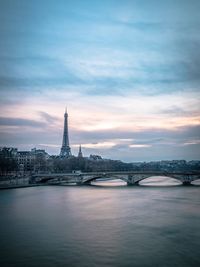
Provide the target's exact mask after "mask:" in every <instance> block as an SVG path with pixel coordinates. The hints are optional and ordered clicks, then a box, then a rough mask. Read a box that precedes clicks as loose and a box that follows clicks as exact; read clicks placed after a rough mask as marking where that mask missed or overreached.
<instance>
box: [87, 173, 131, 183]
mask: <svg viewBox="0 0 200 267" xmlns="http://www.w3.org/2000/svg"><path fill="white" fill-rule="evenodd" d="M103 178H105V179H108V180H114V179H119V180H122V181H123V182H127V179H126V178H125V177H122V176H118V175H109V174H108V175H98V176H93V177H89V178H86V179H83V181H82V184H90V183H91V182H93V181H96V180H98V179H103Z"/></svg>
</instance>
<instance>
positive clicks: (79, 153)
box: [78, 145, 83, 158]
mask: <svg viewBox="0 0 200 267" xmlns="http://www.w3.org/2000/svg"><path fill="white" fill-rule="evenodd" d="M82 157H83V153H82V151H81V145H80V146H79V152H78V158H82Z"/></svg>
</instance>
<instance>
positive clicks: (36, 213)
mask: <svg viewBox="0 0 200 267" xmlns="http://www.w3.org/2000/svg"><path fill="white" fill-rule="evenodd" d="M155 181H156V182H157V183H154V180H152V181H151V180H150V182H149V181H146V183H145V182H144V183H143V185H142V186H133V187H127V186H125V185H124V184H123V182H119V181H112V182H109V181H107V182H97V183H94V184H93V185H92V186H41V187H32V188H31V187H30V188H18V189H9V190H1V191H0V212H1V213H0V214H1V217H0V237H1V239H0V254H1V256H0V266H2V267H8V266H13V267H23V266H24V267H29V266H30V267H40V266H41V267H54V266H58V267H61V266H63V267H64V266H65V267H90V266H91V267H95V266H97V267H101V266H108V267H112V266H113V267H114V266H115V267H132V266H133V267H139V266H141V267H146V266H152V267H168V266H170V267H176V266H180V267H186V266H187V267H193V266H195V267H198V266H200V257H199V249H200V185H199V184H198V183H197V184H196V185H193V186H182V185H179V184H178V183H176V182H174V181H173V182H171V181H169V182H168V180H165V184H164V186H163V184H162V182H161V180H159V179H157V180H155Z"/></svg>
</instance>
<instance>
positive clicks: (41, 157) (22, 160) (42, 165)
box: [17, 148, 49, 172]
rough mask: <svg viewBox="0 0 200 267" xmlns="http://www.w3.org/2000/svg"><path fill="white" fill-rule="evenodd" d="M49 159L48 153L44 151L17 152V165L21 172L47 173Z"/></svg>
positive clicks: (33, 149)
mask: <svg viewBox="0 0 200 267" xmlns="http://www.w3.org/2000/svg"><path fill="white" fill-rule="evenodd" d="M48 158H49V155H48V153H46V152H45V150H43V149H36V148H32V149H31V151H18V152H17V163H18V166H19V170H20V171H21V172H24V171H37V172H38V171H45V170H46V162H47V159H48Z"/></svg>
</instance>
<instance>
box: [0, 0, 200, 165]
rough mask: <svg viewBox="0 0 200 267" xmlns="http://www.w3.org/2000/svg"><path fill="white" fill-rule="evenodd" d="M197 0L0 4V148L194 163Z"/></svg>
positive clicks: (199, 104)
mask: <svg viewBox="0 0 200 267" xmlns="http://www.w3.org/2000/svg"><path fill="white" fill-rule="evenodd" d="M199 10H200V1H199V0H167V1H164V0H99V1H97V0H84V1H83V0H73V1H72V0H43V1H41V0H29V1H27V0H0V146H12V147H17V148H18V149H19V150H30V149H31V148H33V147H36V148H38V149H45V150H46V151H47V152H48V153H50V154H54V155H56V154H59V152H60V147H61V143H62V134H63V122H64V117H63V115H64V111H65V107H66V106H67V110H68V115H69V139H70V146H71V150H72V154H74V155H77V153H78V147H79V144H81V145H82V151H83V154H84V156H89V155H90V154H98V155H101V156H102V157H104V158H111V159H117V160H123V161H125V162H134V161H154V160H172V159H186V160H199V159H200V49H199V48H200V16H199Z"/></svg>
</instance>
